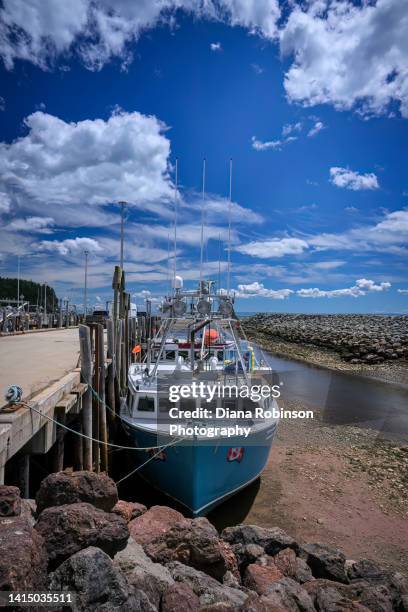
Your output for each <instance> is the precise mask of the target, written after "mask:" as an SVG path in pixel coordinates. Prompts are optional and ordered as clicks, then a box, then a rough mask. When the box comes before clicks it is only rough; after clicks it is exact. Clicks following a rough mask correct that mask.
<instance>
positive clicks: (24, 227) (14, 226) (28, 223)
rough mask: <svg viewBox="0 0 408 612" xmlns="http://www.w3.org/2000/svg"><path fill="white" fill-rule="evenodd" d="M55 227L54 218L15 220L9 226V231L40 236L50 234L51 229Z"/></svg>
mask: <svg viewBox="0 0 408 612" xmlns="http://www.w3.org/2000/svg"><path fill="white" fill-rule="evenodd" d="M53 225H54V219H53V218H52V217H27V218H26V219H15V220H14V221H12V222H11V223H10V224H9V225H8V226H7V229H8V230H14V231H20V232H34V233H38V234H49V233H50V232H51V229H50V227H52V226H53Z"/></svg>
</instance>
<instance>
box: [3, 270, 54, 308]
mask: <svg viewBox="0 0 408 612" xmlns="http://www.w3.org/2000/svg"><path fill="white" fill-rule="evenodd" d="M44 293H45V294H46V297H47V310H51V308H52V307H53V305H55V307H57V306H58V298H57V295H56V293H55V291H54V289H53V288H52V287H50V286H49V285H47V287H46V289H45V290H44V284H40V283H35V282H34V281H31V280H22V279H20V296H21V295H24V301H27V302H30V304H32V305H35V304H37V301H38V303H39V305H40V306H43V305H44ZM0 299H1V300H7V299H11V300H16V299H17V278H4V277H1V276H0Z"/></svg>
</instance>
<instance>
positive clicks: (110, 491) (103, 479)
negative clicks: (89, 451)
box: [37, 470, 118, 513]
mask: <svg viewBox="0 0 408 612" xmlns="http://www.w3.org/2000/svg"><path fill="white" fill-rule="evenodd" d="M117 501H118V490H117V488H116V484H115V483H114V481H113V480H112V478H109V476H107V475H106V474H95V473H94V472H87V471H81V472H73V471H72V470H65V471H64V472H56V473H54V474H50V475H49V476H47V477H46V478H44V480H43V481H42V482H41V485H40V488H39V490H38V492H37V512H38V513H40V512H42V511H43V510H44V509H45V508H51V507H52V506H63V505H65V504H74V503H76V502H87V503H89V504H92V505H93V506H95V508H100V509H101V510H105V512H110V511H111V510H112V508H113V507H114V506H115V504H116V503H117Z"/></svg>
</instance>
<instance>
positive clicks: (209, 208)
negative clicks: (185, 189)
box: [181, 194, 264, 224]
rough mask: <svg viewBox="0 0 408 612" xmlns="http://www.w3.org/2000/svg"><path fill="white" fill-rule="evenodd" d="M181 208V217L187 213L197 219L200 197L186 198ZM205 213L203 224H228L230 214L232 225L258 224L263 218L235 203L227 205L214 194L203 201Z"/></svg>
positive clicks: (199, 209)
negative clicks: (223, 222)
mask: <svg viewBox="0 0 408 612" xmlns="http://www.w3.org/2000/svg"><path fill="white" fill-rule="evenodd" d="M181 205H182V207H183V216H184V215H185V214H188V213H189V212H190V213H191V212H193V214H194V218H195V219H197V218H200V217H197V215H198V214H200V212H201V207H202V205H203V204H202V196H201V195H199V194H195V195H194V198H192V199H191V198H189V197H187V198H186V199H185V200H183V201H182V202H181ZM204 211H205V222H206V223H220V222H221V221H225V222H226V223H228V217H229V214H231V222H232V223H234V224H238V223H239V224H247V223H250V224H260V223H263V222H264V218H263V217H262V215H261V214H259V213H257V212H255V211H254V210H251V209H250V208H245V207H244V206H241V205H240V204H238V203H237V202H233V201H232V202H231V204H230V203H229V201H228V199H227V198H224V197H221V196H217V195H215V194H208V195H207V196H206V198H205V201H204Z"/></svg>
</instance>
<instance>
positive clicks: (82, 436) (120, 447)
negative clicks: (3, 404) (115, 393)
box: [19, 402, 161, 451]
mask: <svg viewBox="0 0 408 612" xmlns="http://www.w3.org/2000/svg"><path fill="white" fill-rule="evenodd" d="M19 404H20V405H21V406H26V407H27V408H29V409H30V411H32V410H33V411H34V412H36V413H37V414H39V415H40V417H43V418H44V419H47V420H48V421H51V423H55V425H56V426H57V427H62V429H65V430H66V431H69V432H71V433H73V434H75V435H77V436H80V437H81V438H86V439H87V440H91V442H95V443H96V444H103V445H106V446H110V447H112V448H117V449H121V450H140V451H141V450H151V449H155V448H161V446H147V447H143V448H142V447H141V446H122V445H120V444H112V443H111V442H104V441H103V440H98V439H97V438H92V437H91V436H87V435H86V434H83V433H81V432H80V431H76V430H75V429H72V428H71V427H68V426H67V425H64V424H63V423H60V422H59V421H56V420H55V419H53V418H52V417H49V416H48V415H47V414H43V413H42V412H41V410H37V408H34V406H31V404H27V402H19Z"/></svg>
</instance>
